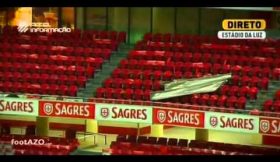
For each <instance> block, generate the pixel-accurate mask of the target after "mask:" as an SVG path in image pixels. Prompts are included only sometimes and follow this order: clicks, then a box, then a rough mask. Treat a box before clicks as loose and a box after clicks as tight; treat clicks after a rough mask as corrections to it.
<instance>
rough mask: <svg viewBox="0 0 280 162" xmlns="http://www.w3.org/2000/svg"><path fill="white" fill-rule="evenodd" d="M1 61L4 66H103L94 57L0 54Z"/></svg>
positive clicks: (99, 60)
mask: <svg viewBox="0 0 280 162" xmlns="http://www.w3.org/2000/svg"><path fill="white" fill-rule="evenodd" d="M0 54H1V55H2V59H1V60H0V62H4V63H6V64H13V63H14V64H17V63H22V64H24V63H26V62H28V63H31V64H37V63H38V64H46V65H60V66H64V65H66V66H70V65H76V66H84V67H94V68H96V69H100V68H101V66H102V64H103V59H102V58H94V57H86V58H84V57H79V56H77V57H75V56H64V55H45V54H24V53H22V54H21V53H15V54H13V55H12V54H11V53H0Z"/></svg>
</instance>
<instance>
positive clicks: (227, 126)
mask: <svg viewBox="0 0 280 162" xmlns="http://www.w3.org/2000/svg"><path fill="white" fill-rule="evenodd" d="M205 127H206V128H208V129H215V130H225V131H235V132H244V133H258V129H259V118H258V117H257V116H252V115H240V114H230V113H218V112H206V119H205Z"/></svg>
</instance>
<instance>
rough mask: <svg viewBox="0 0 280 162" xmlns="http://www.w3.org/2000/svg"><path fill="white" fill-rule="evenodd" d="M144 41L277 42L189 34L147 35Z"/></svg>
mask: <svg viewBox="0 0 280 162" xmlns="http://www.w3.org/2000/svg"><path fill="white" fill-rule="evenodd" d="M143 40H144V41H155V42H211V43H212V42H213V43H218V42H219V43H220V42H222V43H226V44H249V45H262V44H266V45H268V46H275V45H276V43H277V42H279V41H275V40H273V39H266V40H265V41H259V40H220V39H218V38H217V37H215V36H200V35H188V34H174V35H172V34H171V33H166V34H161V33H155V34H153V33H146V34H145V35H144V38H143Z"/></svg>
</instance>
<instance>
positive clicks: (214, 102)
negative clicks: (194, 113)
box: [163, 94, 247, 110]
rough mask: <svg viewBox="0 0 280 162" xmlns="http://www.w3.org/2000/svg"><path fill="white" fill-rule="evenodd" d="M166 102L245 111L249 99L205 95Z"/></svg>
mask: <svg viewBox="0 0 280 162" xmlns="http://www.w3.org/2000/svg"><path fill="white" fill-rule="evenodd" d="M163 101H164V100H163ZM166 101H170V102H172V103H181V104H192V105H202V106H211V107H225V108H236V109H245V106H246V101H247V99H246V97H236V96H226V95H220V96H219V95H209V94H204V95H201V94H194V95H189V96H184V97H176V98H174V99H168V100H166ZM194 109H196V108H194ZM206 110H207V109H206Z"/></svg>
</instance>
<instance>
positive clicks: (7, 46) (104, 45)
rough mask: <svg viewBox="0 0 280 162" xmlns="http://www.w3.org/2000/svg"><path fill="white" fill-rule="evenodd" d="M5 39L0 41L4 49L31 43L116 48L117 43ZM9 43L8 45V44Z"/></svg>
mask: <svg viewBox="0 0 280 162" xmlns="http://www.w3.org/2000/svg"><path fill="white" fill-rule="evenodd" d="M3 39H4V40H5V41H3V40H2V41H1V39H0V42H2V44H4V45H2V46H3V48H5V49H6V50H11V48H12V47H13V44H32V45H38V46H39V45H41V46H42V45H45V46H66V47H84V48H102V49H103V48H106V49H111V50H114V51H115V50H117V47H118V44H117V43H116V42H112V41H105V40H96V41H77V40H75V41H69V40H60V41H58V40H53V41H49V40H40V41H32V40H25V39H23V40H15V39H12V40H9V39H11V38H10V37H8V38H7V39H6V38H3ZM8 44H9V45H8Z"/></svg>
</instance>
